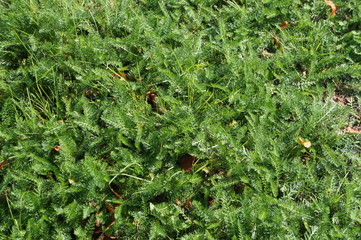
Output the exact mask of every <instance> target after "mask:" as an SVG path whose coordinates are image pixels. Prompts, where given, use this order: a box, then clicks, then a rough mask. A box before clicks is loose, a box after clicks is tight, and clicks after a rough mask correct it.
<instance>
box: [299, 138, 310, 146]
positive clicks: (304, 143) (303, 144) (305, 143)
mask: <svg viewBox="0 0 361 240" xmlns="http://www.w3.org/2000/svg"><path fill="white" fill-rule="evenodd" d="M298 141H299V142H300V143H301V145H302V146H304V147H305V148H309V147H311V142H309V141H307V142H305V141H303V140H302V139H301V138H299V139H298Z"/></svg>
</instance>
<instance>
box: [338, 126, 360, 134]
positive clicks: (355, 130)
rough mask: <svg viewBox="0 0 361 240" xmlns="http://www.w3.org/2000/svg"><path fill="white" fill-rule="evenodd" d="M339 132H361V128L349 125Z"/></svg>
mask: <svg viewBox="0 0 361 240" xmlns="http://www.w3.org/2000/svg"><path fill="white" fill-rule="evenodd" d="M338 133H339V134H342V133H361V129H356V128H352V127H347V128H345V129H344V130H342V131H339V132H338Z"/></svg>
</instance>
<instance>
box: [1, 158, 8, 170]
mask: <svg viewBox="0 0 361 240" xmlns="http://www.w3.org/2000/svg"><path fill="white" fill-rule="evenodd" d="M6 163H7V160H4V161H2V162H1V163H0V170H3V169H4V167H5V165H6Z"/></svg>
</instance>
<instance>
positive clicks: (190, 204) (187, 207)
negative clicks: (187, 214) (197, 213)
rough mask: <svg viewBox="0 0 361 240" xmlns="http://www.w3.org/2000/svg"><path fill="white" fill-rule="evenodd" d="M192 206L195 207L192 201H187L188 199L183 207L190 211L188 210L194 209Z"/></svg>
mask: <svg viewBox="0 0 361 240" xmlns="http://www.w3.org/2000/svg"><path fill="white" fill-rule="evenodd" d="M192 206H193V205H192V203H191V201H189V199H188V198H187V199H186V202H185V203H184V204H183V206H182V207H183V208H184V209H186V210H188V209H190V208H192Z"/></svg>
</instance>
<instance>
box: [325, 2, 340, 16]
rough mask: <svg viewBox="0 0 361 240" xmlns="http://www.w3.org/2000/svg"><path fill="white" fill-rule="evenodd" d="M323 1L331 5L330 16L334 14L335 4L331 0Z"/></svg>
mask: <svg viewBox="0 0 361 240" xmlns="http://www.w3.org/2000/svg"><path fill="white" fill-rule="evenodd" d="M325 3H326V4H327V5H328V6H330V7H331V16H335V15H336V10H337V7H336V5H335V4H334V3H333V2H332V1H328V0H325Z"/></svg>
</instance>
